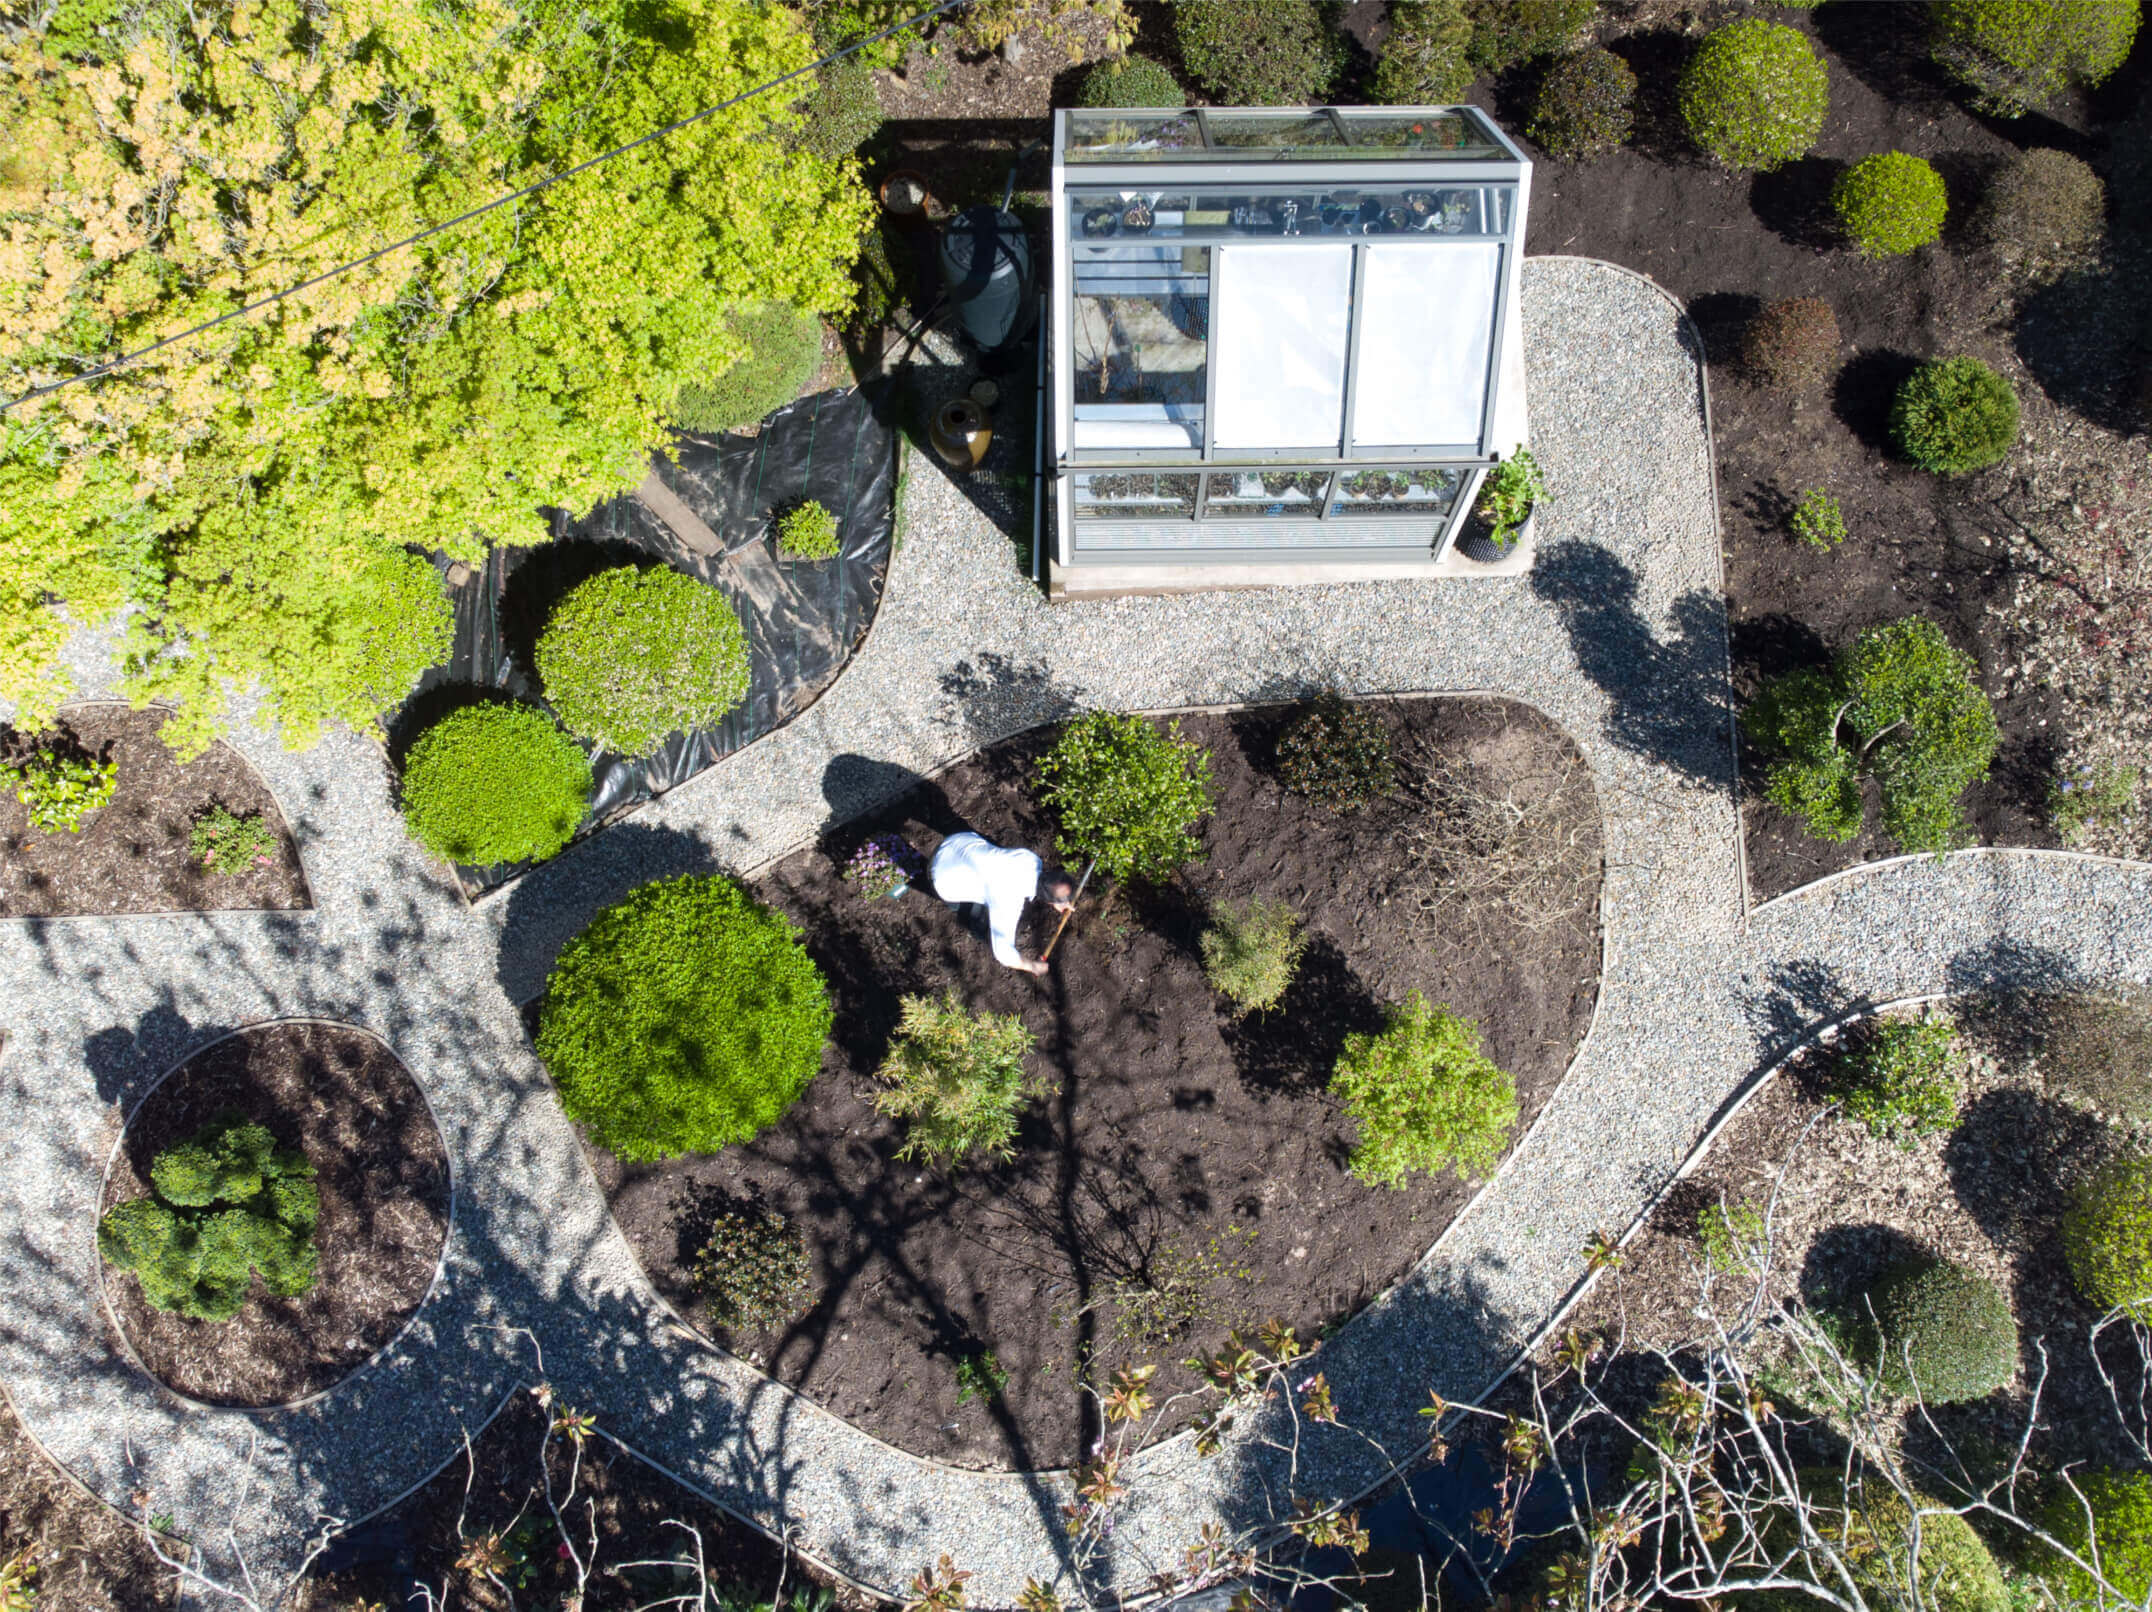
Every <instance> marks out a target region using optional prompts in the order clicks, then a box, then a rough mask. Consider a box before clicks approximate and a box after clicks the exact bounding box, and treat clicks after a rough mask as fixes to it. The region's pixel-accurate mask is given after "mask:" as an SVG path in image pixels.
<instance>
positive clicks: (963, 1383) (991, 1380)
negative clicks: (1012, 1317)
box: [956, 1349, 1009, 1405]
mask: <svg viewBox="0 0 2152 1612" xmlns="http://www.w3.org/2000/svg"><path fill="white" fill-rule="evenodd" d="M1008 1386H1009V1374H1008V1373H1007V1372H1006V1371H1004V1370H1003V1369H1002V1366H1001V1362H1000V1361H999V1360H996V1359H995V1358H994V1351H993V1350H991V1349H981V1350H980V1351H979V1352H978V1353H977V1354H975V1355H966V1356H964V1358H963V1359H961V1360H959V1361H958V1362H957V1363H956V1402H957V1403H958V1404H959V1405H968V1404H970V1403H971V1402H972V1401H973V1400H975V1399H976V1400H977V1401H979V1403H980V1404H982V1405H984V1404H986V1403H988V1402H989V1401H992V1400H996V1399H999V1398H1000V1397H1001V1391H1002V1390H1003V1389H1004V1388H1006V1387H1008Z"/></svg>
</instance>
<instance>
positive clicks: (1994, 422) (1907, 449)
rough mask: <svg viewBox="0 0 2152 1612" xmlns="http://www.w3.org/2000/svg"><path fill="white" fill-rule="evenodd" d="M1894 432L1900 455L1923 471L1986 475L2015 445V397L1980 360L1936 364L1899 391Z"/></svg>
mask: <svg viewBox="0 0 2152 1612" xmlns="http://www.w3.org/2000/svg"><path fill="white" fill-rule="evenodd" d="M1890 432H1891V438H1892V440H1893V441H1895V442H1896V443H1897V444H1898V451H1899V452H1900V453H1903V454H1904V455H1905V456H1906V457H1907V458H1908V459H1910V460H1912V461H1913V463H1915V464H1916V465H1919V466H1920V467H1921V469H1923V470H1934V471H1938V472H1940V473H1941V474H1943V475H1946V476H1959V475H1964V474H1965V473H1966V472H1967V471H1972V470H1985V469H1987V468H1988V466H1990V465H1994V464H2000V463H2001V462H2002V460H2003V456H2004V455H2005V454H2007V453H2009V451H2010V449H2011V448H2012V447H2013V446H2014V445H2015V444H2016V442H2017V434H2018V403H2017V393H2016V392H2014V391H2012V390H2011V389H2010V383H2009V382H2008V381H2006V380H2004V379H2003V378H2002V377H2001V376H2000V375H1998V374H1996V373H1995V371H1994V370H1992V369H1990V368H1988V366H1987V365H1985V364H1983V363H1982V362H1981V361H1980V360H1979V359H1977V358H1942V359H1937V360H1936V361H1935V362H1933V363H1928V364H1923V365H1921V366H1920V368H1918V369H1916V370H1915V371H1913V373H1912V374H1911V375H1908V376H1907V377H1906V378H1905V382H1904V384H1902V385H1901V386H1900V387H1899V388H1898V395H1897V396H1896V397H1894V398H1893V399H1891V405H1890Z"/></svg>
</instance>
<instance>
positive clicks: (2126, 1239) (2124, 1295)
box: [2062, 1156, 2152, 1322]
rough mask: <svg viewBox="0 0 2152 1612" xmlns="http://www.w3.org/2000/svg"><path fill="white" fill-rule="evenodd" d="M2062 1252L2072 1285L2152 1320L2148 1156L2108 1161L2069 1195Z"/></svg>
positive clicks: (2097, 1300)
mask: <svg viewBox="0 0 2152 1612" xmlns="http://www.w3.org/2000/svg"><path fill="white" fill-rule="evenodd" d="M2062 1251H2063V1255H2064V1257H2065V1258H2067V1259H2068V1261H2069V1264H2070V1275H2071V1278H2072V1279H2073V1280H2074V1281H2075V1282H2076V1283H2077V1290H2078V1291H2079V1292H2080V1293H2082V1294H2084V1296H2085V1297H2086V1298H2088V1299H2090V1300H2091V1301H2092V1302H2093V1303H2094V1304H2097V1305H2098V1306H2099V1307H2100V1308H2101V1309H2103V1310H2114V1309H2120V1310H2124V1311H2126V1312H2127V1313H2128V1314H2129V1316H2130V1318H2131V1319H2132V1320H2135V1321H2144V1322H2152V1157H2142V1156H2140V1157H2133V1158H2120V1159H2114V1160H2111V1161H2109V1162H2108V1163H2107V1164H2105V1165H2102V1166H2101V1167H2100V1168H2099V1169H2098V1170H2095V1171H2094V1172H2093V1173H2092V1174H2091V1175H2090V1176H2089V1177H2087V1178H2086V1180H2085V1182H2084V1184H2083V1185H2081V1186H2080V1187H2079V1188H2078V1189H2077V1191H2076V1192H2075V1193H2074V1194H2072V1196H2071V1200H2070V1207H2069V1208H2068V1209H2067V1210H2066V1211H2065V1212H2064V1214H2063V1217H2062Z"/></svg>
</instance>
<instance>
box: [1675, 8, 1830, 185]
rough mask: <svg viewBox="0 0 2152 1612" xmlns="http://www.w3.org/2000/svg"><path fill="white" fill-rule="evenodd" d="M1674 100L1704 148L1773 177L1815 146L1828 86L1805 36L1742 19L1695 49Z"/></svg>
mask: <svg viewBox="0 0 2152 1612" xmlns="http://www.w3.org/2000/svg"><path fill="white" fill-rule="evenodd" d="M1676 99H1677V101H1678V103H1679V105H1680V107H1681V119H1682V122H1683V123H1685V124H1686V125H1687V126H1688V130H1689V138H1691V139H1692V140H1694V141H1695V142H1696V144H1697V145H1698V147H1699V148H1701V149H1702V150H1704V151H1706V152H1708V153H1709V154H1710V155H1712V156H1714V157H1716V158H1718V159H1719V161H1721V162H1723V163H1725V164H1726V165H1727V166H1728V167H1729V168H1746V169H1754V170H1756V171H1758V172H1764V173H1768V172H1769V171H1770V170H1771V169H1773V168H1778V167H1783V166H1784V165H1785V164H1786V163H1789V162H1791V161H1793V160H1794V159H1795V158H1796V157H1802V156H1806V155H1807V154H1808V151H1809V148H1810V147H1812V146H1814V145H1815V143H1816V136H1817V135H1818V134H1820V133H1822V132H1823V114H1824V113H1825V112H1826V111H1828V110H1829V109H1830V104H1831V81H1830V75H1829V73H1827V72H1826V71H1825V69H1824V66H1823V61H1822V58H1820V57H1819V56H1817V54H1816V48H1815V46H1814V45H1812V44H1810V43H1809V40H1808V36H1807V35H1806V34H1803V33H1802V32H1800V31H1799V30H1798V29H1794V28H1788V27H1787V26H1786V25H1785V24H1783V23H1777V22H1766V21H1765V20H1764V19H1763V18H1761V17H1743V18H1742V19H1741V20H1740V21H1738V22H1730V23H1728V24H1727V25H1726V26H1725V27H1723V28H1721V29H1719V30H1718V31H1717V32H1715V33H1713V34H1712V35H1711V36H1710V37H1709V38H1707V39H1705V41H1704V42H1703V43H1702V44H1701V45H1699V46H1698V47H1697V49H1696V54H1695V55H1694V56H1692V57H1691V58H1690V59H1689V65H1688V66H1687V67H1686V68H1685V69H1684V70H1683V71H1682V75H1681V83H1680V86H1679V88H1678V90H1677V91H1676Z"/></svg>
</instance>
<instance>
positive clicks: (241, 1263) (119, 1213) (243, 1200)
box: [97, 1118, 320, 1321]
mask: <svg viewBox="0 0 2152 1612" xmlns="http://www.w3.org/2000/svg"><path fill="white" fill-rule="evenodd" d="M313 1176H314V1167H313V1165H312V1164H310V1163H308V1162H307V1158H306V1155H305V1154H304V1153H301V1152H300V1151H299V1150H298V1149H296V1148H285V1147H279V1146H277V1143H276V1138H275V1137H273V1136H271V1135H270V1134H269V1131H268V1129H267V1128H266V1127H264V1126H260V1125H247V1124H242V1123H240V1122H239V1121H237V1120H234V1119H230V1118H225V1119H219V1120H216V1121H214V1122H212V1123H211V1124H209V1125H207V1126H205V1127H203V1129H201V1130H199V1131H197V1132H196V1133H195V1134H194V1135H193V1136H191V1137H189V1138H188V1139H187V1140H186V1141H184V1142H181V1143H178V1144H177V1145H176V1146H173V1147H169V1148H166V1149H165V1150H164V1151H163V1152H162V1153H160V1154H158V1155H157V1157H156V1159H155V1160H153V1161H152V1162H151V1164H150V1186H151V1195H150V1196H149V1197H146V1198H132V1199H129V1200H128V1201H127V1202H126V1203H122V1204H115V1205H114V1206H113V1207H112V1208H111V1209H109V1210H107V1211H106V1213H105V1215H104V1218H103V1219H102V1220H100V1221H99V1222H98V1224H97V1248H98V1252H99V1253H101V1254H102V1255H103V1256H104V1258H105V1260H106V1261H107V1262H108V1263H109V1264H112V1265H114V1266H117V1267H118V1268H119V1269H121V1270H129V1271H133V1272H134V1273H135V1276H136V1278H137V1279H138V1280H139V1281H140V1282H141V1284H142V1297H143V1298H144V1299H146V1300H147V1301H148V1302H149V1303H150V1304H152V1305H154V1306H155V1307H156V1308H158V1309H160V1310H169V1311H171V1312H173V1313H175V1314H178V1315H183V1316H186V1317H188V1318H189V1319H190V1320H195V1321H229V1320H230V1319H231V1318H232V1317H233V1316H235V1315H237V1314H238V1313H239V1312H240V1310H241V1309H243V1308H244V1307H245V1305H246V1302H247V1290H248V1288H249V1287H250V1286H251V1285H252V1282H253V1278H254V1275H255V1273H257V1272H259V1273H260V1275H261V1279H262V1286H263V1287H265V1288H266V1289H267V1290H268V1291H269V1292H270V1293H271V1294H273V1295H275V1296H276V1297H278V1298H297V1297H298V1296H299V1295H300V1294H302V1293H307V1292H311V1291H312V1290H313V1286H314V1279H315V1274H316V1267H317V1260H318V1256H317V1255H316V1252H315V1249H314V1220H315V1217H316V1216H317V1215H318V1214H319V1212H320V1199H319V1197H318V1195H317V1194H316V1192H315V1190H314V1180H313Z"/></svg>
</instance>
